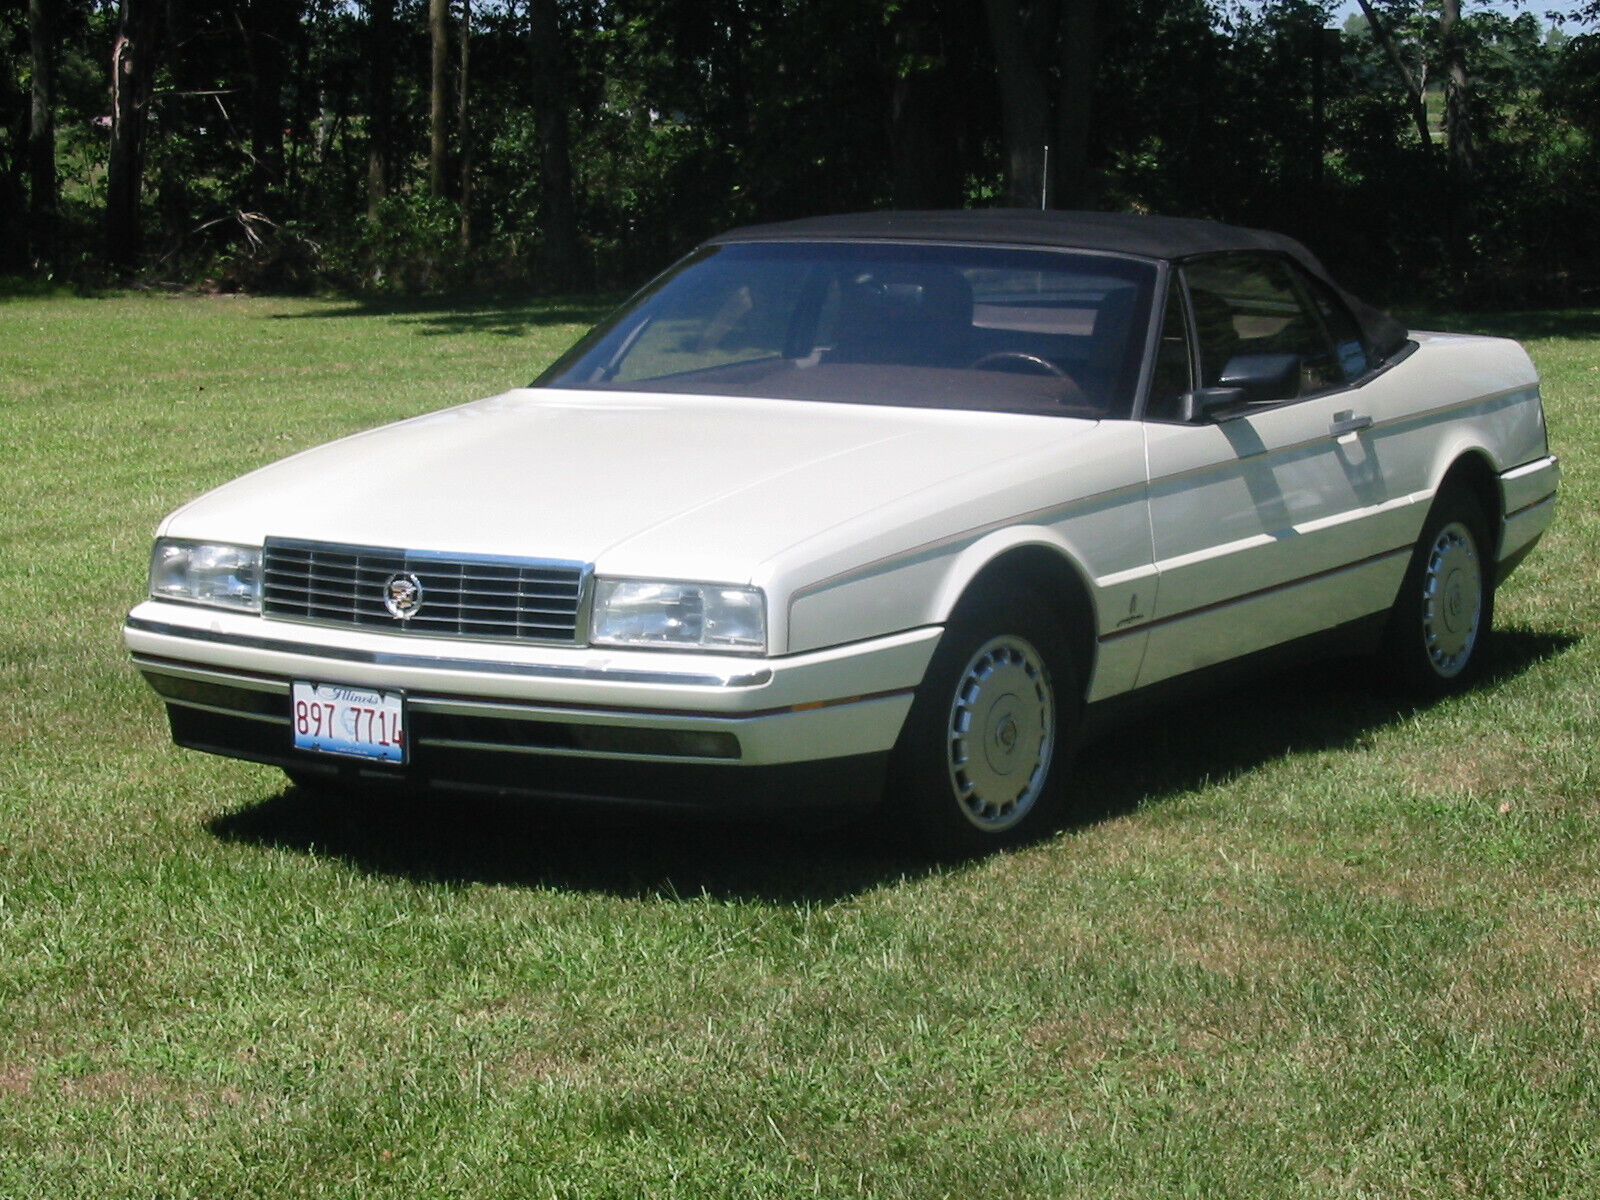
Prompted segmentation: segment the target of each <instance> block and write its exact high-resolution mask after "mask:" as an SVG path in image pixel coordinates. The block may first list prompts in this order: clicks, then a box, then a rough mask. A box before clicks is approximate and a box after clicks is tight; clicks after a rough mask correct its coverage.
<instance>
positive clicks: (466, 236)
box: [456, 0, 472, 254]
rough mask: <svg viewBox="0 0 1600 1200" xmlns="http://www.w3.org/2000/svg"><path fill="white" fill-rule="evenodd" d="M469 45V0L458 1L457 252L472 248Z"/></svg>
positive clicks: (470, 17) (470, 37) (470, 34)
mask: <svg viewBox="0 0 1600 1200" xmlns="http://www.w3.org/2000/svg"><path fill="white" fill-rule="evenodd" d="M471 45H472V0H461V65H460V71H459V75H460V78H459V79H458V80H457V85H458V86H457V89H456V100H457V104H456V143H457V145H459V146H460V148H461V251H462V253H463V254H464V253H466V252H467V251H469V250H471V249H472V113H471V110H470V109H469V108H468V103H467V99H468V92H467V80H468V79H469V78H470V75H469V73H468V66H469V65H470V60H469V49H470V47H471Z"/></svg>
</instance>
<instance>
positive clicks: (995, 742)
mask: <svg viewBox="0 0 1600 1200" xmlns="http://www.w3.org/2000/svg"><path fill="white" fill-rule="evenodd" d="M1078 707H1079V697H1078V691H1077V681H1076V677H1075V673H1074V672H1073V669H1072V660H1071V655H1070V654H1069V653H1068V651H1067V647H1066V639H1065V637H1064V635H1063V634H1062V632H1061V629H1060V626H1059V624H1058V623H1057V622H1056V621H1055V620H1053V619H1052V618H1051V617H1050V616H1049V614H1048V613H1047V612H1046V610H1045V609H1044V607H1043V605H1042V604H1040V603H1039V601H1038V600H1037V599H1036V598H1035V597H1034V596H1033V595H1031V594H1030V593H1014V594H1009V595H1004V596H995V597H992V598H990V599H988V600H986V601H984V602H982V603H979V604H977V605H974V606H973V607H972V608H971V609H969V610H968V611H967V612H965V613H963V614H961V615H958V616H957V617H956V618H955V619H953V620H952V622H951V624H950V626H949V627H948V628H947V629H946V630H945V634H944V637H943V638H941V639H940V641H939V646H938V648H937V649H936V650H935V651H934V655H933V659H932V661H931V662H930V663H929V665H928V671H927V674H926V676H925V677H924V679H923V683H922V686H921V688H919V689H918V691H917V696H916V699H915V701H914V702H913V704H912V706H911V712H910V715H909V716H908V717H907V718H906V724H905V728H904V729H903V730H902V731H901V734H900V740H899V742H898V743H897V744H896V746H895V752H894V761H893V765H892V772H891V778H892V782H891V786H892V787H893V788H894V793H895V794H894V796H893V797H892V799H893V801H894V802H895V805H896V811H897V813H898V815H900V816H901V817H902V819H903V821H904V823H905V824H906V826H907V827H908V828H909V830H910V832H911V833H912V834H913V835H914V836H915V837H916V838H917V840H918V841H920V842H921V844H922V845H923V846H924V847H926V848H927V849H930V850H932V851H934V852H935V853H938V854H954V855H964V854H981V853H984V852H986V851H989V850H993V849H999V848H1002V847H1005V846H1011V845H1015V844H1018V843H1020V842H1023V841H1027V840H1029V839H1030V838H1033V837H1036V836H1038V835H1039V834H1040V833H1042V832H1044V831H1045V830H1047V829H1048V828H1049V827H1050V825H1051V823H1052V822H1053V821H1054V820H1055V819H1056V818H1057V816H1058V814H1059V810H1060V807H1061V795H1062V778H1063V776H1064V774H1065V764H1066V760H1067V757H1068V751H1069V749H1070V746H1071V742H1072V738H1073V736H1074V734H1075V733H1076V728H1077V714H1078Z"/></svg>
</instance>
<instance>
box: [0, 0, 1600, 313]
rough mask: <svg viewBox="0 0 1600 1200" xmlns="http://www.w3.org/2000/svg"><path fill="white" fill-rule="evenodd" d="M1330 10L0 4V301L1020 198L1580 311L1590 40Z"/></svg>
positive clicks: (551, 1)
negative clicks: (41, 291)
mask: <svg viewBox="0 0 1600 1200" xmlns="http://www.w3.org/2000/svg"><path fill="white" fill-rule="evenodd" d="M1365 7H1366V9H1368V10H1370V14H1371V15H1370V18H1369V17H1368V16H1365V15H1362V14H1360V13H1358V14H1356V15H1354V16H1350V17H1348V19H1347V20H1346V22H1345V25H1344V27H1343V28H1342V29H1339V30H1334V29H1330V28H1328V26H1329V24H1330V22H1331V21H1332V20H1333V19H1334V14H1335V9H1336V5H1334V4H1333V3H1332V2H1331V0H1320V2H1319V0H1262V2H1257V3H1250V4H1246V3H1241V2H1236V0H1167V2H1163V0H1124V2H1119V3H1110V2H1109V0H867V2H860V0H806V2H800V0H431V3H430V0H360V2H359V3H358V2H356V0H54V2H51V0H5V2H4V5H3V7H0V211H4V212H5V213H6V214H7V217H6V225H7V227H8V228H12V229H20V230H22V231H23V232H24V236H21V237H17V236H12V237H8V238H6V239H4V242H3V244H0V271H4V272H9V273H12V274H21V275H26V274H32V275H35V276H45V275H54V276H57V277H61V276H66V277H70V278H74V279H80V280H95V279H104V278H111V277H115V276H121V277H133V278H140V279H144V280H147V281H160V282H173V283H181V284H209V285H211V286H215V287H220V288H237V287H245V288H252V289H258V290H296V289H321V288H329V287H332V288H339V289H357V290H365V291H377V292H415V291H436V290H441V289H450V288H459V287H463V286H475V287H482V286H502V287H524V286H528V285H532V286H535V287H541V288H546V289H552V288H569V287H595V286H617V285H621V284H626V283H629V282H633V281H636V280H638V279H639V278H641V277H642V276H644V275H646V274H648V273H650V272H651V271H652V270H654V269H656V268H658V267H660V266H661V265H663V264H664V263H665V262H666V261H668V260H670V258H671V257H672V256H673V255H674V254H675V253H676V252H678V251H679V250H681V249H683V248H684V247H685V246H687V245H689V244H691V243H692V242H693V241H695V240H696V239H697V238H699V237H700V236H703V235H704V234H706V233H707V232H710V231H712V230H714V229H717V228H720V227H723V226H726V225H729V224H732V223H737V222H743V221H751V220H763V219H773V218H782V217H788V216H795V215H801V214H808V213H816V212H824V211H840V210H847V209H857V208H873V207H883V206H888V205H902V206H919V207H936V206H951V205H963V204H989V203H1001V202H1012V203H1015V202H1019V201H1026V202H1028V203H1036V202H1038V199H1039V198H1041V197H1042V198H1044V199H1045V200H1046V202H1048V203H1051V204H1053V205H1061V206H1067V205H1075V206H1085V207H1099V208H1117V209H1134V210H1140V211H1153V212H1165V213H1176V214H1184V215H1196V216H1208V217H1216V218H1221V219H1228V220H1234V221H1240V222H1245V223H1253V224H1259V225H1265V226H1271V227H1274V228H1279V229H1284V230H1287V231H1289V232H1292V233H1296V234H1298V235H1299V236H1301V237H1303V238H1304V239H1306V240H1307V241H1308V242H1309V243H1310V244H1312V246H1313V247H1314V248H1316V249H1317V250H1318V251H1319V252H1321V253H1322V254H1323V255H1324V256H1325V257H1328V258H1330V259H1332V260H1335V261H1337V262H1338V263H1339V264H1340V269H1341V274H1344V275H1346V276H1347V277H1350V278H1351V279H1352V280H1353V281H1354V282H1356V283H1358V284H1361V285H1364V286H1367V287H1368V288H1369V290H1375V291H1380V292H1381V291H1382V290H1384V289H1386V288H1389V287H1391V286H1392V281H1393V280H1395V279H1404V280H1405V281H1407V282H1406V286H1407V287H1408V288H1410V289H1414V290H1415V291H1416V292H1418V293H1423V294H1426V293H1429V292H1437V293H1449V294H1452V295H1459V294H1463V291H1465V292H1466V293H1467V294H1476V295H1480V296H1483V297H1485V298H1493V299H1498V300H1504V299H1535V298H1556V297H1577V296H1581V295H1584V294H1588V293H1592V291H1593V290H1594V289H1595V288H1596V287H1597V286H1600V232H1597V231H1600V194H1597V189H1596V188H1595V187H1594V180H1595V179H1596V178H1600V121H1597V116H1596V114H1597V113H1600V94H1597V93H1600V83H1597V80H1600V12H1596V11H1595V6H1593V5H1588V6H1587V7H1585V6H1579V7H1578V8H1577V9H1575V10H1574V13H1573V17H1572V19H1571V22H1570V27H1571V28H1572V29H1573V30H1574V31H1575V36H1568V35H1567V34H1565V33H1563V32H1562V31H1561V30H1560V29H1552V30H1550V31H1546V30H1545V29H1544V28H1543V27H1542V25H1541V22H1540V18H1539V17H1538V16H1537V15H1535V13H1534V12H1532V11H1526V12H1520V13H1518V12H1515V11H1513V10H1508V9H1507V8H1506V7H1505V5H1504V4H1498V5H1495V6H1494V7H1488V6H1486V5H1485V4H1484V3H1483V2H1482V0H1468V2H1467V3H1465V4H1462V3H1461V2H1460V0H1372V3H1370V4H1368V5H1366V6H1365ZM1457 11H1459V14H1460V20H1459V21H1456V20H1455V19H1454V14H1455V13H1456V12H1457ZM430 17H431V19H430ZM1379 30H1381V31H1382V34H1383V35H1384V37H1386V38H1387V40H1388V41H1389V43H1390V50H1389V51H1386V49H1385V47H1384V46H1383V44H1382V41H1381V40H1380V38H1379V37H1377V36H1375V31H1379ZM1452 56H1454V57H1452ZM114 62H115V64H116V66H115V68H114V67H113V63H114ZM1453 64H1460V65H1461V66H1462V67H1463V69H1462V71H1461V72H1460V73H1459V74H1452V70H1453ZM114 73H115V75H116V79H117V81H118V86H117V87H115V88H113V87H112V86H111V85H112V78H113V74H114ZM1019 85H1023V86H1019ZM1408 87H1410V88H1411V89H1412V91H1411V92H1410V93H1408V90H1407V89H1408ZM1045 146H1050V147H1051V150H1050V157H1049V158H1047V157H1046V155H1045V153H1044V147H1045ZM1047 164H1048V165H1047Z"/></svg>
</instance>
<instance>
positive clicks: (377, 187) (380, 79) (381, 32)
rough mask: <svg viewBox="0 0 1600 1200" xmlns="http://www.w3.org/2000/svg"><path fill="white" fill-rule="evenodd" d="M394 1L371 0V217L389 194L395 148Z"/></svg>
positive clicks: (369, 190) (368, 153) (369, 131)
mask: <svg viewBox="0 0 1600 1200" xmlns="http://www.w3.org/2000/svg"><path fill="white" fill-rule="evenodd" d="M394 4H395V0H367V14H368V19H367V126H368V132H367V216H368V217H371V218H374V219H375V218H376V217H377V216H378V210H379V207H380V206H381V205H382V203H383V199H384V197H385V196H387V195H388V194H389V176H390V173H391V170H392V160H393V155H394V147H393V144H392V140H393V134H394V121H393V107H394V105H393V101H394V81H393V77H394Z"/></svg>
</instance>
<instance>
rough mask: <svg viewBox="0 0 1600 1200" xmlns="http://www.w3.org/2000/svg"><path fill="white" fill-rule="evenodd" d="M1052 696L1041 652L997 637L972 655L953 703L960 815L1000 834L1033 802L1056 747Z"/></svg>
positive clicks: (952, 754) (953, 779) (953, 772)
mask: <svg viewBox="0 0 1600 1200" xmlns="http://www.w3.org/2000/svg"><path fill="white" fill-rule="evenodd" d="M1055 724H1056V723H1055V694H1054V693H1053V692H1052V691H1051V688H1050V676H1049V672H1048V671H1046V670H1045V667H1044V661H1043V659H1042V658H1041V657H1040V656H1039V652H1038V651H1037V650H1035V649H1034V648H1033V646H1031V645H1030V644H1029V643H1028V642H1026V641H1024V640H1023V639H1021V638H1018V637H1000V638H995V639H993V640H992V641H990V642H988V643H986V644H985V645H984V646H983V647H981V648H980V649H979V650H978V652H977V653H976V654H974V655H973V656H972V659H971V661H970V662H968V663H967V668H966V670H965V671H963V672H962V675H961V681H960V683H959V684H958V685H957V687H956V694H955V699H954V701H953V702H952V703H951V705H950V724H949V729H948V732H949V740H948V746H949V766H950V784H951V786H952V788H954V790H955V797H956V803H957V804H958V805H959V806H960V808H961V811H962V814H963V815H964V816H965V817H966V818H967V820H969V821H971V822H972V823H973V824H974V825H976V826H977V827H978V828H979V829H981V830H983V831H984V832H986V833H999V832H1001V831H1003V830H1006V829H1009V828H1010V827H1011V826H1013V825H1015V824H1016V823H1017V822H1018V821H1020V820H1022V818H1023V817H1024V816H1026V815H1027V814H1028V811H1029V810H1030V809H1032V808H1033V806H1034V803H1035V802H1036V801H1037V800H1038V799H1039V794H1040V792H1041V791H1043V789H1044V783H1045V779H1046V778H1047V777H1048V776H1049V773H1050V760H1051V757H1052V755H1053V754H1054V752H1055V737H1056V733H1055Z"/></svg>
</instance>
